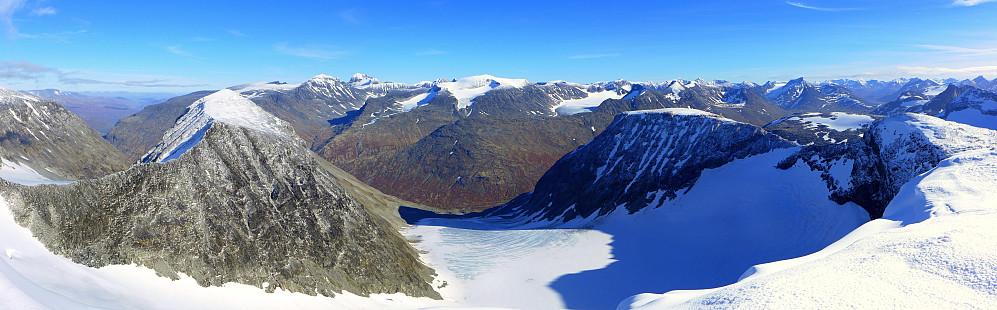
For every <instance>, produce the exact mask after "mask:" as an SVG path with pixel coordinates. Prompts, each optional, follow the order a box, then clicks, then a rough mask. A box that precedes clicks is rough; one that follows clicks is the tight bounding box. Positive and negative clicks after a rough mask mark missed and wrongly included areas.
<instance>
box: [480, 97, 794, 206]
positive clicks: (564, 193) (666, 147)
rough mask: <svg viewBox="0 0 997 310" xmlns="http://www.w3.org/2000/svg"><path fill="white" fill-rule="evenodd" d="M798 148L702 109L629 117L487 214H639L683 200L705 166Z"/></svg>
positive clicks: (614, 124)
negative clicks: (533, 186)
mask: <svg viewBox="0 0 997 310" xmlns="http://www.w3.org/2000/svg"><path fill="white" fill-rule="evenodd" d="M791 146H793V143H791V142H789V141H786V140H783V139H782V138H780V137H778V136H776V135H773V134H770V133H767V132H765V131H764V130H762V129H761V128H758V127H755V126H752V125H748V124H744V123H739V122H735V121H732V120H730V119H726V118H723V117H720V116H717V115H715V114H710V113H707V112H702V111H699V110H692V109H662V110H650V111H639V112H630V113H624V114H621V115H619V116H617V118H616V120H614V121H613V124H612V125H610V126H609V128H607V129H606V130H605V131H603V133H602V134H600V135H599V136H598V137H597V138H596V139H595V140H593V141H592V142H590V143H588V144H586V145H585V146H583V147H581V148H579V149H577V150H575V151H574V152H571V153H569V154H568V155H566V156H564V157H563V158H561V159H560V160H559V161H558V162H557V163H556V164H554V166H553V167H551V169H550V170H548V171H547V173H545V174H544V176H543V177H542V178H541V179H540V181H539V182H537V187H536V189H535V190H534V191H533V192H531V193H527V194H523V195H522V196H519V197H517V198H516V199H514V200H512V201H511V202H509V203H508V204H506V205H504V206H501V207H498V208H496V209H493V210H489V211H486V212H487V213H489V214H499V215H501V214H507V213H508V214H520V215H523V216H524V217H527V216H532V217H542V218H543V219H546V220H552V219H560V220H563V221H568V220H571V219H575V218H578V217H585V218H588V217H590V216H591V215H593V214H599V215H602V214H607V213H609V212H611V211H614V210H615V209H616V208H617V207H625V208H626V209H627V210H629V211H631V212H634V211H637V210H640V209H643V208H644V207H647V206H649V205H657V203H658V202H659V201H662V200H667V199H673V198H675V197H676V195H677V192H678V191H680V190H682V189H685V188H688V187H689V186H691V185H692V184H694V183H695V182H696V179H697V178H698V177H699V174H700V173H701V172H702V171H703V170H704V169H709V168H716V167H719V166H722V165H724V164H726V163H728V162H730V161H732V160H734V159H738V158H745V157H747V156H751V155H756V154H761V153H766V152H769V151H771V150H773V149H777V148H786V147H791Z"/></svg>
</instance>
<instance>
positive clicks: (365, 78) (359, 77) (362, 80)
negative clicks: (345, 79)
mask: <svg viewBox="0 0 997 310" xmlns="http://www.w3.org/2000/svg"><path fill="white" fill-rule="evenodd" d="M380 83H381V81H380V80H378V79H376V78H374V77H372V76H370V75H366V74H363V73H355V74H353V77H351V78H350V84H352V85H354V86H365V85H371V84H380Z"/></svg>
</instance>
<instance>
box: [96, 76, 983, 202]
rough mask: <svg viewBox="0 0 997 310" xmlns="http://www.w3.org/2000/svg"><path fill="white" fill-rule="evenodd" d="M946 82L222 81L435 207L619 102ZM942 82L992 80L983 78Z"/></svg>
mask: <svg viewBox="0 0 997 310" xmlns="http://www.w3.org/2000/svg"><path fill="white" fill-rule="evenodd" d="M944 82H946V81H935V80H921V79H898V80H893V81H886V82H883V81H861V80H834V81H827V82H822V83H811V82H809V81H806V80H804V79H803V78H799V79H795V80H791V81H788V82H768V83H766V84H763V85H758V84H754V83H749V82H745V83H731V82H726V81H705V80H701V79H700V80H695V81H685V80H671V81H664V82H631V81H625V80H617V81H609V82H598V83H592V84H577V83H571V82H565V81H553V82H543V83H532V82H530V81H527V80H522V79H505V78H498V77H494V76H489V75H481V76H473V77H467V78H461V79H452V80H447V79H440V80H435V81H426V82H420V83H413V84H403V83H390V82H381V81H380V80H378V79H376V78H374V77H371V76H368V75H365V74H359V73H358V74H355V75H354V76H353V77H351V79H350V80H349V81H348V82H343V81H340V80H339V79H337V78H333V77H330V76H326V75H319V76H316V77H314V78H312V79H309V80H308V81H305V82H303V83H300V84H287V83H282V82H259V83H249V84H244V85H238V86H233V87H230V88H229V89H231V90H233V91H235V92H238V93H240V94H242V95H243V96H245V97H247V98H249V99H250V100H252V101H253V102H255V103H256V104H257V105H259V106H260V107H262V108H263V109H264V110H266V111H268V112H270V113H272V114H274V115H275V116H277V117H279V118H281V119H284V120H286V121H287V122H289V123H290V124H291V125H292V126H293V127H294V128H295V132H296V133H297V134H298V135H299V136H300V137H301V138H303V139H305V141H307V142H308V143H309V147H310V148H311V149H312V150H313V151H315V152H317V153H318V154H320V155H321V156H322V157H323V158H325V159H327V160H330V161H332V162H333V163H335V164H336V165H338V166H340V167H343V168H344V169H345V170H346V171H348V172H349V173H351V174H354V175H356V176H357V177H358V178H359V179H360V180H362V181H363V182H365V183H368V184H371V185H372V186H374V187H376V188H378V189H381V190H383V191H385V192H387V193H389V194H392V195H396V196H399V197H401V198H403V199H407V200H411V201H414V202H418V203H422V204H426V205H430V206H434V207H437V208H439V209H441V210H479V209H482V208H486V207H490V206H494V205H498V204H502V203H504V202H506V201H508V200H510V199H512V198H513V197H515V196H517V195H519V194H520V193H523V192H528V191H531V190H532V189H533V185H534V184H535V183H536V181H537V180H539V178H540V176H541V175H542V173H543V172H544V171H546V170H547V169H548V168H550V167H551V166H552V165H553V164H554V162H555V161H556V160H557V159H558V158H560V157H561V156H563V155H564V154H567V153H568V152H570V151H572V150H573V149H575V148H577V147H578V146H580V145H582V144H585V143H587V142H589V141H590V140H592V139H593V138H594V137H595V136H596V135H598V134H599V133H601V132H602V130H603V129H605V128H606V126H608V125H609V123H610V122H611V121H612V119H613V117H614V115H615V114H617V113H620V112H625V111H635V110H643V109H654V108H670V107H676V108H678V107H681V108H693V109H699V110H703V111H708V112H712V113H716V114H718V115H722V116H724V117H727V118H730V119H732V120H736V121H741V122H745V123H749V124H754V125H756V126H765V125H767V124H769V123H771V122H773V121H775V120H777V119H780V118H783V117H786V116H789V115H791V114H793V113H807V112H821V113H833V112H847V113H859V114H878V113H886V112H889V111H886V108H884V107H887V106H889V105H890V104H889V103H887V104H883V105H881V104H879V103H878V102H886V101H883V99H885V98H890V99H889V100H887V101H894V100H895V99H898V98H900V97H901V96H902V95H903V94H908V95H909V94H911V93H917V94H920V95H921V96H925V98H934V97H935V96H937V95H942V93H943V90H944V87H945V85H948V84H942V83H944ZM949 82H952V83H955V84H952V85H962V86H959V87H982V88H980V89H981V90H986V89H990V88H993V87H997V82H995V81H991V80H986V79H984V78H977V79H973V80H962V81H949ZM207 93H209V92H197V93H192V94H188V95H184V96H180V97H176V98H173V99H170V100H168V101H166V102H164V103H161V104H156V105H152V106H149V107H146V108H145V109H144V110H143V111H140V112H138V113H136V114H135V115H134V116H130V117H127V118H123V119H121V120H120V121H119V123H118V124H117V125H116V126H115V127H114V128H112V129H111V130H110V131H109V132H108V134H107V138H108V140H109V141H111V143H112V144H114V145H115V146H117V147H119V148H121V150H122V152H124V153H125V154H126V155H127V156H128V157H129V158H130V159H131V160H138V159H139V157H140V156H141V155H142V154H144V153H145V152H147V151H148V150H149V149H150V148H152V147H153V146H154V144H155V143H156V142H157V141H158V139H159V137H161V136H162V135H163V134H164V133H165V131H166V130H167V129H168V128H169V127H170V126H171V125H172V122H173V121H174V120H176V119H177V118H178V117H179V116H180V115H181V114H182V113H183V109H184V108H185V107H186V106H188V105H189V104H190V103H192V102H193V101H195V100H197V99H199V98H200V97H202V96H204V95H206V94H207ZM947 95H948V94H945V95H943V97H944V96H947ZM891 97H892V98H891ZM904 98H907V97H904ZM787 124H788V123H787ZM842 139H845V138H842Z"/></svg>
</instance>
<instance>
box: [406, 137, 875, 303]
mask: <svg viewBox="0 0 997 310" xmlns="http://www.w3.org/2000/svg"><path fill="white" fill-rule="evenodd" d="M793 151H794V150H793V149H783V150H777V151H774V152H772V153H768V154H762V155H759V156H754V157H749V158H746V159H743V160H736V161H734V162H732V163H731V164H728V165H725V166H723V167H720V168H717V169H709V170H706V171H704V172H703V175H702V176H701V177H700V180H699V181H698V182H697V183H696V185H694V186H693V187H692V188H691V189H690V190H689V191H688V192H685V193H683V194H682V195H680V196H679V197H678V198H676V199H674V200H671V201H664V202H663V203H662V204H661V205H660V206H659V207H657V208H652V209H645V210H642V211H641V212H638V213H637V214H627V213H626V210H625V209H623V208H620V209H618V211H616V212H614V213H612V214H610V215H608V216H606V217H604V218H601V219H598V220H596V221H594V222H591V221H590V222H587V223H586V221H579V222H574V223H569V224H566V225H559V226H549V227H548V228H546V229H542V228H540V227H537V226H542V225H529V226H526V227H532V228H529V229H525V228H524V227H523V226H515V225H511V226H505V225H503V224H505V223H503V221H504V220H503V219H497V218H496V219H493V220H489V219H488V218H484V219H471V220H468V219H428V220H423V221H422V222H420V225H419V226H416V227H415V228H412V229H409V230H408V231H407V232H406V234H407V235H408V236H409V237H410V238H414V239H421V240H422V241H421V242H420V243H417V244H416V247H417V248H419V249H420V250H423V251H425V252H427V253H428V254H426V255H425V256H424V257H425V260H426V261H427V262H428V263H429V264H430V265H431V267H433V268H435V269H436V270H437V271H438V272H440V273H441V279H444V280H445V281H447V283H448V286H447V288H444V290H443V291H442V294H443V296H444V297H446V298H448V299H452V300H454V301H456V302H458V303H460V304H462V305H467V306H494V307H510V308H520V309H561V308H571V309H611V308H613V307H615V306H616V304H617V303H618V302H619V301H620V300H623V299H624V298H626V297H628V296H630V295H633V294H634V292H641V291H647V290H650V289H655V288H657V289H660V288H662V287H670V288H674V289H691V288H708V287H715V286H718V285H723V284H729V283H733V282H734V281H736V280H737V279H738V277H739V276H740V275H741V273H743V271H744V270H745V269H747V268H749V267H750V266H752V265H755V264H758V263H763V262H772V261H777V260H781V259H787V258H792V257H798V256H801V255H806V254H809V253H813V252H815V251H817V250H819V249H821V248H823V247H824V246H827V245H828V244H831V243H832V242H834V241H835V240H838V239H839V238H841V237H842V236H844V235H845V234H847V233H848V232H849V231H851V230H853V229H855V228H856V227H858V226H859V225H861V224H862V223H864V222H865V221H867V220H868V214H866V213H865V211H864V210H862V209H861V208H859V207H858V206H856V205H854V204H846V205H838V204H836V203H834V202H831V201H830V200H828V199H827V196H828V192H827V190H826V187H825V185H824V184H823V180H821V178H820V175H819V173H817V172H814V171H811V170H810V169H809V167H805V165H803V164H801V165H800V166H797V167H793V168H790V169H789V170H785V171H784V170H779V169H776V168H775V167H774V166H775V164H776V163H777V162H778V161H779V160H781V159H783V158H785V157H786V156H789V155H790V154H791V153H792V152H793ZM814 189H818V190H814ZM652 194H653V193H652ZM579 224H582V225H579ZM585 224H587V225H585ZM579 226H580V227H587V229H572V228H575V227H579Z"/></svg>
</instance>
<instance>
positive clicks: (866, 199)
mask: <svg viewBox="0 0 997 310" xmlns="http://www.w3.org/2000/svg"><path fill="white" fill-rule="evenodd" d="M995 143H997V132H994V131H992V130H987V129H983V128H978V127H973V126H969V125H965V124H960V123H956V122H949V121H945V120H942V119H939V118H936V117H932V116H927V115H921V114H913V113H908V114H904V115H900V116H896V117H890V118H886V119H882V120H879V121H876V122H874V123H872V125H871V126H870V128H869V130H868V131H867V132H866V134H865V136H864V137H863V138H862V139H859V140H854V141H852V142H850V143H847V144H839V145H830V146H827V147H821V146H812V147H808V148H806V149H804V150H802V151H800V152H799V153H797V154H796V155H794V156H792V157H790V158H787V159H786V160H785V161H783V162H782V163H781V164H780V167H783V168H788V167H792V166H793V165H795V164H796V161H798V160H802V161H804V162H806V163H807V164H808V165H809V166H810V167H812V168H813V169H816V170H819V171H822V173H823V178H824V179H825V181H826V182H827V185H828V188H829V189H830V190H831V191H832V192H831V198H833V199H834V200H836V201H838V202H839V203H844V202H847V201H851V202H855V203H857V204H859V205H861V206H862V207H863V208H865V209H866V211H868V212H869V215H870V216H872V218H879V217H881V216H882V215H883V211H884V210H885V209H886V206H887V205H888V204H889V203H890V201H891V200H892V199H893V198H894V197H895V196H896V195H897V193H898V192H899V190H900V187H901V186H903V185H904V184H906V183H907V182H908V181H910V180H911V179H912V178H914V177H916V176H917V175H920V174H922V173H924V172H927V171H928V170H931V169H932V168H934V167H935V166H937V165H938V163H939V162H941V161H942V160H944V159H945V158H948V157H950V156H951V155H952V154H955V153H959V152H964V151H968V150H976V149H985V148H989V147H991V146H992V145H994V144H995Z"/></svg>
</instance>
